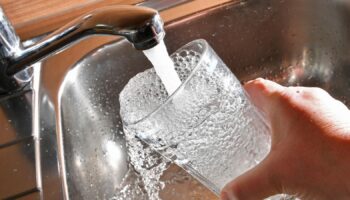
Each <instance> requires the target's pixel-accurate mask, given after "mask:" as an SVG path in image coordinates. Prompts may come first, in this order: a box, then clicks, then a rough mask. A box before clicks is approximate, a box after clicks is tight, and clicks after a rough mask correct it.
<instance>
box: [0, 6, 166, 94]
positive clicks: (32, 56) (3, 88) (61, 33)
mask: <svg viewBox="0 0 350 200" xmlns="http://www.w3.org/2000/svg"><path fill="white" fill-rule="evenodd" d="M93 35H117V36H122V37H125V38H126V39H127V40H128V41H129V42H131V43H132V45H133V46H134V47H135V49H137V50H145V49H149V48H152V47H154V46H155V45H157V44H158V43H159V42H160V41H161V40H162V39H163V37H164V35H165V32H164V28H163V21H162V20H161V18H160V16H159V14H158V12H157V11H156V10H154V9H151V8H146V7H138V6H109V7H104V8H100V9H96V10H94V11H92V12H91V13H88V14H86V15H84V16H82V17H79V18H77V19H75V20H73V21H71V22H70V23H68V24H66V25H65V26H63V27H61V28H60V29H58V30H56V31H54V32H53V33H51V34H50V35H48V36H47V37H45V38H44V39H42V40H40V41H39V42H37V43H35V44H34V45H32V46H30V47H28V48H23V45H22V44H21V42H20V39H19V37H18V36H17V34H16V33H15V31H14V28H13V26H12V25H11V23H10V22H9V20H8V19H7V17H6V15H5V14H4V12H3V11H2V10H1V8H0V96H2V95H7V94H11V93H14V92H16V91H18V90H20V89H21V88H23V87H24V86H23V83H21V82H20V81H18V79H16V76H15V75H16V74H17V73H18V72H21V71H24V70H25V69H27V68H28V67H29V66H30V65H31V64H34V63H35V62H37V61H40V60H42V59H44V58H46V57H48V56H50V55H52V54H54V53H56V52H58V51H61V50H64V49H65V48H67V47H69V45H71V44H74V43H75V42H77V41H79V40H81V39H83V38H86V37H88V36H93Z"/></svg>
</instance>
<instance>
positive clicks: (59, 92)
mask: <svg viewBox="0 0 350 200" xmlns="http://www.w3.org/2000/svg"><path fill="white" fill-rule="evenodd" d="M349 21H350V2H349V1H339V0H308V1H305V0H289V1H288V0H264V1H260V0H250V1H249V0H248V1H243V2H240V3H230V4H226V5H222V6H219V7H216V8H212V9H209V10H205V11H202V12H199V13H196V14H193V15H191V16H187V17H184V18H183V19H179V20H176V21H173V22H171V23H169V24H167V26H166V33H167V36H166V37H165V43H166V45H167V46H168V49H169V52H174V51H175V50H176V49H177V48H179V47H181V46H182V45H184V44H185V43H187V42H189V41H192V40H194V39H198V38H204V39H206V40H207V41H208V42H209V44H210V45H211V46H212V47H213V49H215V51H216V52H217V53H218V55H219V56H220V57H221V58H222V59H223V61H224V62H225V63H226V64H227V65H228V66H229V67H230V68H231V70H232V71H233V72H234V73H235V75H236V76H237V77H238V78H239V79H240V80H241V81H242V82H244V81H247V80H250V79H253V78H256V77H266V78H269V79H272V80H274V81H277V82H279V83H281V84H284V85H305V86H318V87H322V88H324V89H326V90H327V91H328V92H330V93H331V94H332V95H333V96H335V97H336V98H338V99H340V100H341V101H343V102H344V103H345V104H347V105H348V106H349V105H350V81H349V76H350V26H349ZM85 48H86V44H84V43H79V44H76V45H74V46H72V47H71V48H68V49H67V50H66V51H65V52H62V53H60V54H57V55H55V56H53V57H51V58H48V59H47V60H46V61H45V62H44V63H43V66H42V71H41V76H40V77H35V76H34V78H37V80H38V85H39V86H38V88H37V89H36V90H35V93H36V95H37V100H36V106H37V107H36V108H35V109H34V112H37V115H36V116H35V119H37V121H38V124H37V125H35V129H36V130H37V131H38V132H39V133H38V134H39V136H40V139H41V140H39V141H40V149H39V151H40V155H41V157H40V163H41V165H40V166H41V172H42V177H41V179H40V180H41V181H42V186H41V190H40V191H41V192H42V193H41V197H42V198H44V199H62V198H64V197H66V198H71V199H108V198H112V197H114V196H115V195H117V194H118V193H119V192H120V189H121V188H120V186H121V184H122V183H123V181H122V180H123V178H125V177H128V178H129V179H128V181H129V182H132V181H133V180H134V179H133V178H130V174H132V175H135V176H136V175H137V174H136V172H135V171H134V170H133V168H132V166H130V165H129V163H128V159H127V157H128V155H127V152H126V150H125V140H124V136H123V134H120V133H121V131H122V127H121V123H120V117H119V102H118V94H119V92H120V91H121V89H122V88H123V87H124V85H125V84H126V83H127V81H128V80H129V79H130V78H131V77H132V76H134V75H136V74H137V73H139V72H141V71H143V70H145V69H147V68H149V67H151V64H150V63H149V62H148V61H147V59H146V58H145V57H144V55H143V54H142V53H141V52H138V51H135V49H134V48H132V46H131V45H130V44H129V43H128V42H127V41H125V40H123V41H119V42H116V43H112V44H109V45H105V46H102V47H98V48H97V46H96V48H97V49H96V50H94V51H92V52H90V53H89V54H88V55H87V54H86V51H85ZM53 65H54V66H53ZM53 67H55V69H53ZM0 151H1V149H0ZM107 155H113V156H112V157H110V156H107ZM58 160H59V161H60V162H59V163H58V162H57V161H58ZM127 172H128V173H127ZM183 174H184V172H183V171H182V169H180V168H178V167H176V166H172V167H171V168H170V169H169V170H167V171H166V172H165V174H164V175H163V177H162V179H168V178H169V177H182V176H183ZM131 177H132V176H131ZM1 180H3V179H1ZM194 191H199V192H198V193H195V194H194ZM210 195H211V193H210V191H208V190H207V189H205V188H204V187H202V186H200V185H198V183H196V182H195V181H193V179H191V178H187V179H180V181H178V182H176V181H175V183H167V184H166V186H165V188H164V189H163V190H162V192H161V196H162V198H163V199H164V200H165V199H166V200H172V199H186V200H187V199H201V200H202V199H209V198H211V197H212V198H211V199H215V197H213V196H210ZM140 199H141V198H140Z"/></svg>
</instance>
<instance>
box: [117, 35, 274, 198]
mask: <svg viewBox="0 0 350 200" xmlns="http://www.w3.org/2000/svg"><path fill="white" fill-rule="evenodd" d="M171 57H172V59H173V61H174V63H175V68H176V70H177V72H178V74H179V76H180V79H181V80H182V85H181V86H180V87H179V88H178V89H177V90H176V91H175V92H174V93H173V94H172V95H171V96H170V97H167V94H166V91H165V89H164V87H163V86H162V84H161V82H160V80H159V78H158V77H157V76H156V74H155V72H154V70H153V69H150V70H147V71H145V72H143V73H141V74H138V75H137V76H135V77H134V78H133V79H131V80H130V81H129V83H128V84H127V85H126V87H125V88H124V90H123V91H122V93H121V94H120V104H121V106H120V107H121V116H122V118H123V124H124V130H125V132H129V133H130V132H132V133H133V134H135V135H136V136H137V137H139V138H140V139H141V140H143V141H144V142H146V143H147V144H149V145H150V146H151V147H152V148H154V149H155V150H157V151H158V152H160V153H161V154H162V155H163V156H165V157H166V158H168V159H170V160H172V161H173V162H175V163H176V164H177V165H179V166H180V167H182V168H184V169H185V170H186V171H188V172H189V173H190V174H192V175H193V176H194V177H195V178H197V179H198V180H199V181H200V182H202V183H203V184H204V185H205V186H207V187H208V188H209V189H211V190H212V191H213V192H215V193H216V194H219V193H220V191H221V189H222V188H223V187H224V186H225V184H226V183H228V182H229V181H231V180H233V179H234V178H236V177H237V176H239V175H241V174H242V173H244V172H245V171H247V170H248V169H250V168H252V167H254V166H255V165H256V164H257V163H259V162H260V161H261V160H262V159H263V158H264V157H265V156H266V155H267V154H268V152H269V150H270V135H269V127H268V125H267V123H266V122H265V121H264V118H263V117H262V115H261V114H260V113H259V112H258V110H257V109H256V108H255V107H254V106H253V105H252V104H251V102H250V101H249V98H248V96H247V95H246V93H245V91H244V89H243V88H242V86H241V84H240V82H239V81H238V79H237V78H236V77H235V76H234V75H233V73H232V72H231V71H230V69H229V68H228V67H227V66H226V65H225V64H224V62H223V61H222V60H221V59H220V58H219V57H218V56H217V55H216V53H215V52H214V50H213V49H212V48H211V47H210V46H209V45H208V43H207V42H206V41H205V40H202V39H199V40H195V41H193V42H191V43H189V44H187V45H185V46H183V47H182V48H180V49H179V50H177V51H176V52H175V53H174V54H173V55H172V56H171Z"/></svg>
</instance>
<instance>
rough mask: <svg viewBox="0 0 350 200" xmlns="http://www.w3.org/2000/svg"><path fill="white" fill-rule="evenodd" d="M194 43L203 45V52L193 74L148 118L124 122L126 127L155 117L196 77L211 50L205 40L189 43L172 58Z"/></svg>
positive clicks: (147, 116)
mask: <svg viewBox="0 0 350 200" xmlns="http://www.w3.org/2000/svg"><path fill="white" fill-rule="evenodd" d="M194 43H200V44H201V45H203V52H202V53H201V55H200V58H199V60H198V62H197V63H196V66H195V67H194V68H193V69H192V71H191V73H190V74H189V75H188V77H187V78H186V79H185V80H184V81H183V82H182V83H181V85H180V86H179V87H178V88H176V90H175V91H174V92H173V93H172V94H171V95H170V96H168V98H167V99H166V100H165V101H164V103H162V104H161V105H159V106H158V107H157V108H155V109H154V110H153V111H151V112H150V113H148V114H147V115H146V116H144V117H142V118H141V119H139V120H136V121H134V122H129V123H127V122H125V121H124V122H123V123H125V125H126V126H132V125H135V124H138V123H141V122H143V121H146V120H147V119H148V118H150V117H152V116H153V115H155V114H156V113H157V112H158V111H159V110H161V109H162V108H163V107H164V106H166V105H168V104H169V103H170V102H171V100H172V99H174V97H175V95H177V94H178V93H179V92H180V91H181V90H182V89H183V88H184V87H185V85H186V84H187V83H188V82H189V81H190V80H191V79H192V77H193V76H194V74H195V72H196V71H197V70H198V69H199V67H200V66H201V64H202V62H203V60H204V56H206V55H207V54H208V50H209V47H210V46H209V44H208V42H207V41H206V40H205V39H196V40H193V41H191V42H188V43H187V44H185V45H183V46H181V47H180V48H179V49H177V50H176V51H175V52H174V53H172V54H171V55H170V57H172V56H173V55H174V54H176V53H179V52H181V51H182V50H184V49H186V48H188V47H189V46H191V45H193V44H194Z"/></svg>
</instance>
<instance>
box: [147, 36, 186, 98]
mask: <svg viewBox="0 0 350 200" xmlns="http://www.w3.org/2000/svg"><path fill="white" fill-rule="evenodd" d="M143 53H144V54H145V56H146V57H147V58H148V60H149V61H151V63H152V65H153V67H154V70H155V71H156V73H157V75H158V76H159V78H160V80H161V81H162V83H163V84H164V87H165V89H166V91H167V92H168V95H169V96H170V95H171V94H172V93H173V92H175V90H176V89H177V88H178V87H179V86H180V85H181V80H180V78H179V76H178V75H177V73H176V71H175V67H174V63H173V61H172V60H171V58H170V57H169V54H168V51H167V49H166V46H165V44H164V41H163V40H162V41H161V42H160V43H159V44H158V45H157V46H155V47H153V48H151V49H148V50H144V51H143Z"/></svg>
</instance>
